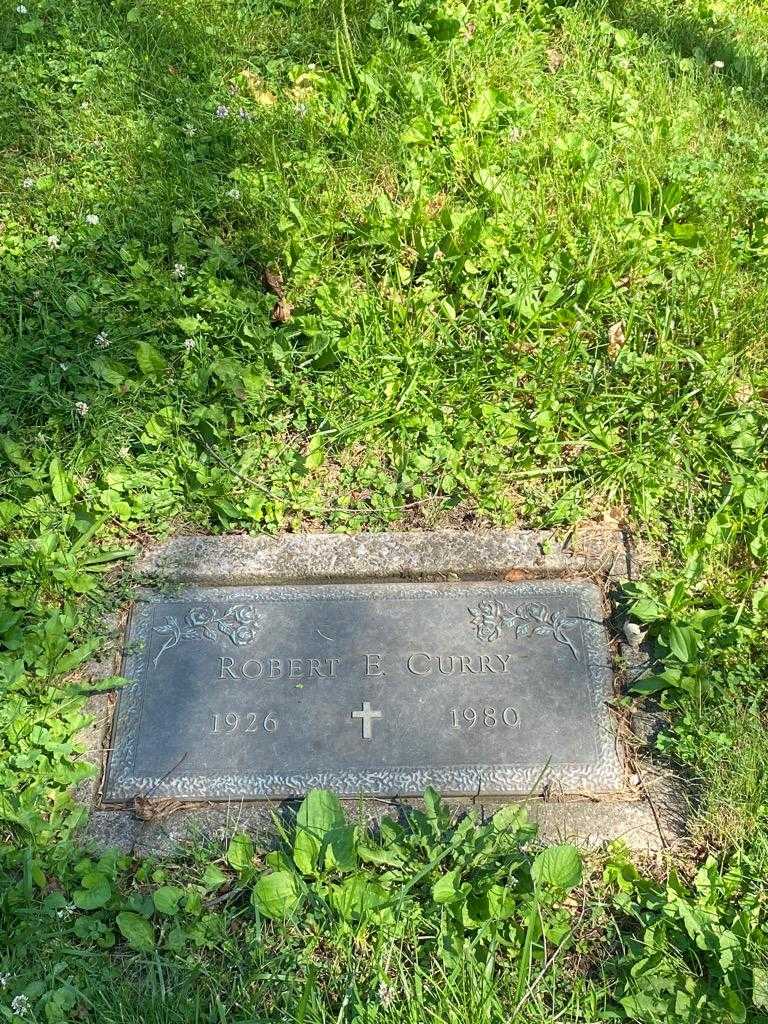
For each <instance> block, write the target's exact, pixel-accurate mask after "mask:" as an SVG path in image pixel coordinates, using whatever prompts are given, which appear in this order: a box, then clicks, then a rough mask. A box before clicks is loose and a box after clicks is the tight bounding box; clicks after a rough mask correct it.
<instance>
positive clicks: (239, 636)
mask: <svg viewBox="0 0 768 1024" xmlns="http://www.w3.org/2000/svg"><path fill="white" fill-rule="evenodd" d="M257 636H258V633H257V631H256V630H255V629H254V628H253V627H252V626H238V627H237V629H234V630H232V632H231V633H230V634H229V639H230V640H231V641H232V643H233V644H237V646H238V647H241V646H242V645H243V644H252V643H253V641H254V640H255V639H256V637H257Z"/></svg>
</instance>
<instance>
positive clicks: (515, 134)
mask: <svg viewBox="0 0 768 1024" xmlns="http://www.w3.org/2000/svg"><path fill="white" fill-rule="evenodd" d="M522 137H523V129H522V128H510V129H509V141H510V142H519V141H520V139H522Z"/></svg>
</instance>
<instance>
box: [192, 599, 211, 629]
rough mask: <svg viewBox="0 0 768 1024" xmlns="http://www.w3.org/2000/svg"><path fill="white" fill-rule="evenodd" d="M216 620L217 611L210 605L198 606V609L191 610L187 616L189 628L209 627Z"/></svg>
mask: <svg viewBox="0 0 768 1024" xmlns="http://www.w3.org/2000/svg"><path fill="white" fill-rule="evenodd" d="M215 618H216V609H215V608H213V607H211V605H209V604H207V605H206V604H201V605H198V607H197V608H190V609H189V611H188V612H187V614H186V616H185V621H186V623H187V625H189V626H207V625H208V623H210V622H213V620H214V619H215Z"/></svg>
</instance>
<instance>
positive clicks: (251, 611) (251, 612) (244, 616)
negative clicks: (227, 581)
mask: <svg viewBox="0 0 768 1024" xmlns="http://www.w3.org/2000/svg"><path fill="white" fill-rule="evenodd" d="M232 611H233V612H234V613H235V618H236V619H237V621H238V622H242V623H243V624H244V625H250V624H251V623H253V622H258V621H259V613H258V612H257V611H256V608H255V607H254V606H253V605H252V604H237V605H235V607H234V608H233V609H232Z"/></svg>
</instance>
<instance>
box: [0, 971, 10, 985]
mask: <svg viewBox="0 0 768 1024" xmlns="http://www.w3.org/2000/svg"><path fill="white" fill-rule="evenodd" d="M10 979H11V972H10V971H3V972H2V973H0V988H7V986H8V982H9V981H10Z"/></svg>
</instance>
